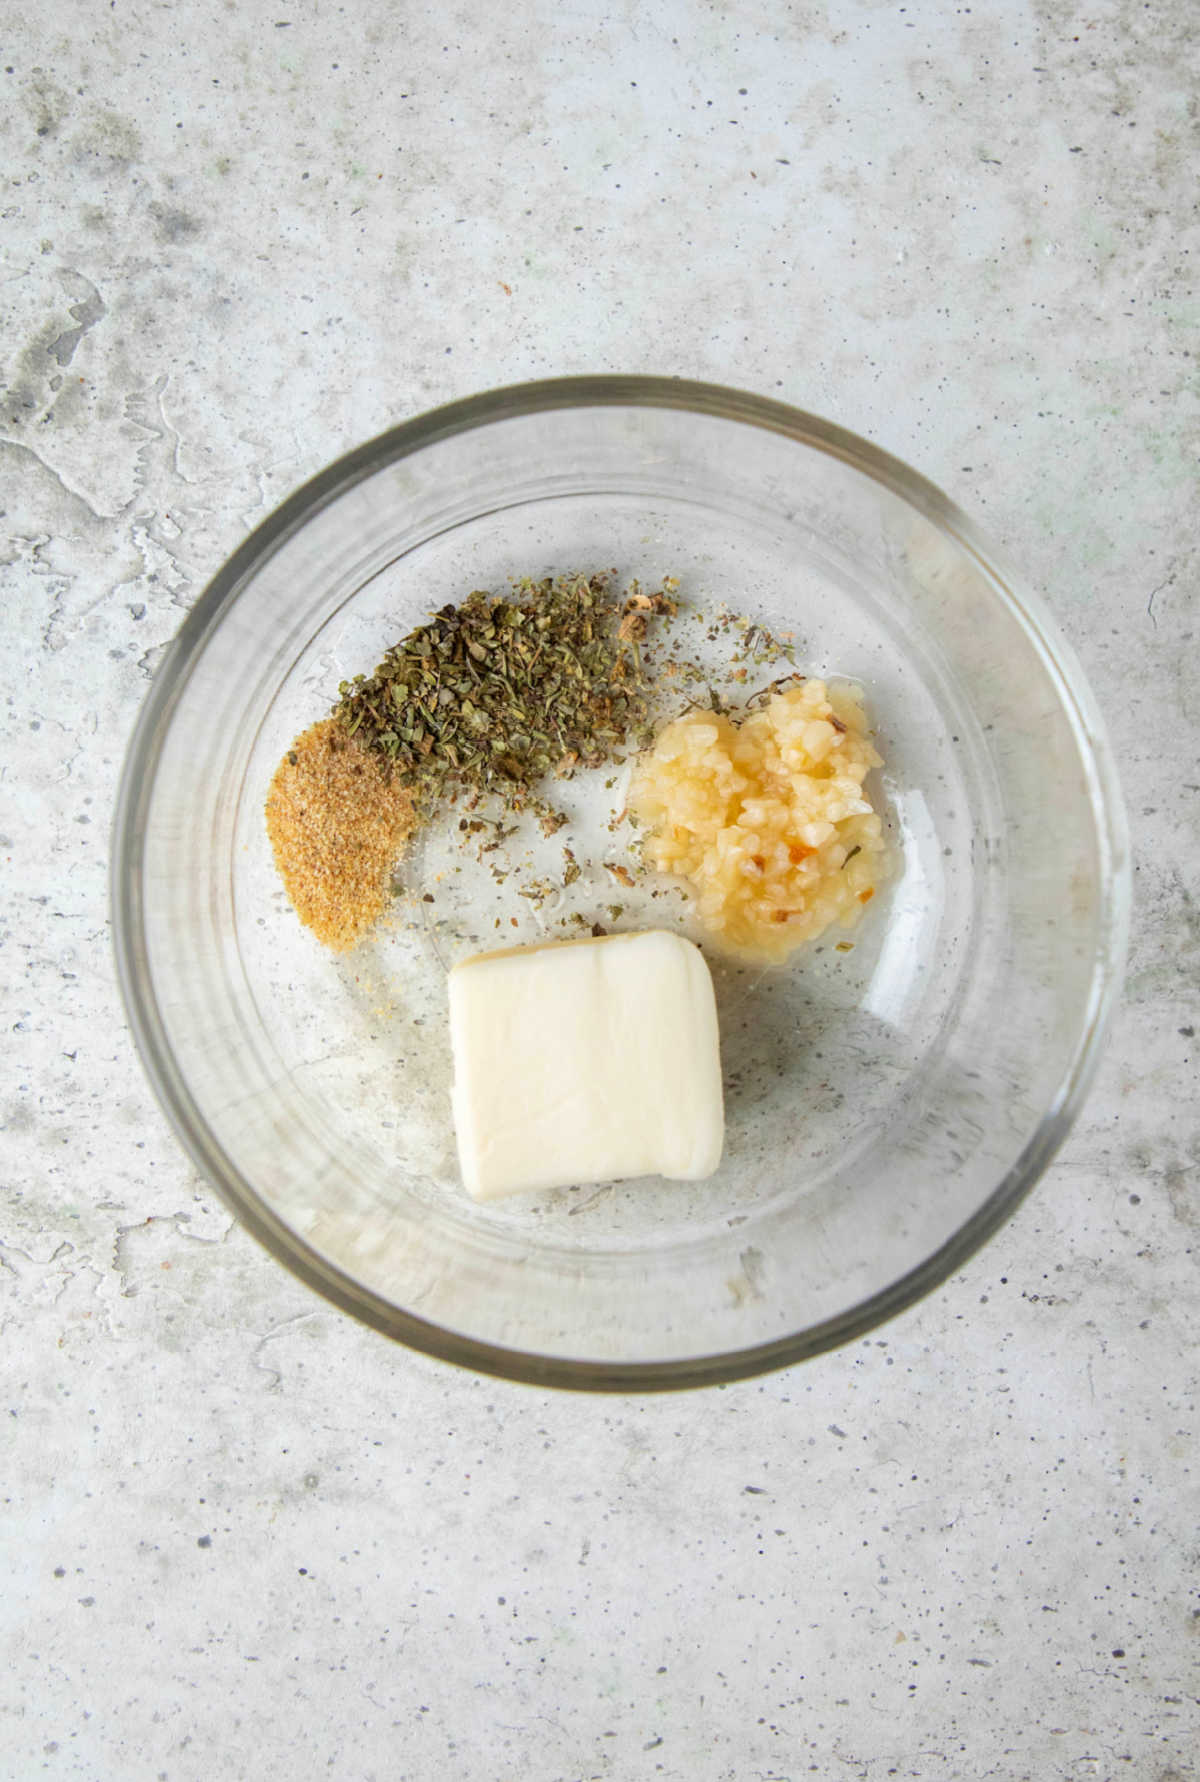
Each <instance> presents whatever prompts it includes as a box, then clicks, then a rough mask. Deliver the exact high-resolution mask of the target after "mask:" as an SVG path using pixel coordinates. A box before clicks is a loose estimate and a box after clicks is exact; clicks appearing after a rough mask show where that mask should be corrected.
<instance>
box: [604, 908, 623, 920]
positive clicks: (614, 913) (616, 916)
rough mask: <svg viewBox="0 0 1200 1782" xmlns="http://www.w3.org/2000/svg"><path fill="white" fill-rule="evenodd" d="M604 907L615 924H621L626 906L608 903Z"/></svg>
mask: <svg viewBox="0 0 1200 1782" xmlns="http://www.w3.org/2000/svg"><path fill="white" fill-rule="evenodd" d="M604 907H605V909H606V910H607V911H608V913H609V915H610V916H611V917H612V919H613V921H614V922H619V921H620V920H621V917H622V916H623V915H624V914H625V905H624V904H623V903H606V904H605V906H604Z"/></svg>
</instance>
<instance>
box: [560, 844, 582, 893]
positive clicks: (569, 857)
mask: <svg viewBox="0 0 1200 1782" xmlns="http://www.w3.org/2000/svg"><path fill="white" fill-rule="evenodd" d="M563 861H564V862H565V864H564V866H563V890H564V891H565V890H566V888H567V886H568V885H573V884H574V883H575V881H576V879H577V878H578V877H579V862H578V860H576V858H575V856H574V854H573V853H572V852H571V850H570V848H564V849H563Z"/></svg>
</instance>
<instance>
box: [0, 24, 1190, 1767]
mask: <svg viewBox="0 0 1200 1782" xmlns="http://www.w3.org/2000/svg"><path fill="white" fill-rule="evenodd" d="M0 57H2V58H3V60H2V63H0V83H2V84H0V95H2V96H3V103H2V104H0V142H2V145H3V154H2V157H0V166H2V167H3V169H4V172H3V177H2V179H0V187H2V190H3V200H2V212H0V218H2V222H3V229H2V231H0V254H2V265H0V281H2V282H0V314H2V318H3V319H2V332H0V353H2V358H3V384H4V394H3V399H2V406H0V475H2V478H3V483H2V492H0V506H2V507H3V510H4V513H3V533H4V543H3V546H2V557H0V561H2V562H3V571H2V575H3V584H2V585H3V640H2V657H0V676H2V691H3V694H4V703H3V709H2V723H3V739H2V746H0V794H2V807H0V827H2V828H3V837H2V838H0V860H2V862H3V867H4V874H5V878H4V901H3V907H2V910H0V919H2V924H3V953H2V955H0V957H2V959H3V970H4V989H5V992H6V994H5V999H4V1022H5V1029H4V1039H3V1051H2V1053H0V1060H2V1062H0V1118H2V1121H3V1134H4V1143H3V1149H2V1152H0V1170H2V1176H0V1187H2V1190H3V1200H2V1203H0V1321H2V1322H0V1328H2V1331H3V1341H2V1344H0V1420H2V1427H3V1434H4V1448H3V1459H2V1479H0V1497H2V1500H3V1501H2V1502H0V1513H2V1522H0V1540H2V1542H3V1550H2V1554H0V1564H2V1571H0V1657H2V1662H0V1775H3V1777H5V1778H10V1777H11V1778H16V1779H22V1782H23V1779H24V1778H27V1777H34V1776H40V1775H43V1774H45V1775H51V1776H58V1777H84V1778H96V1779H102V1782H109V1779H110V1778H111V1779H113V1782H143V1779H145V1782H168V1779H169V1782H187V1779H191V1778H196V1779H198V1782H199V1779H203V1782H210V1779H212V1778H239V1777H254V1778H256V1779H262V1782H273V1779H275V1778H281V1779H282V1778H287V1779H288V1782H294V1779H297V1778H299V1779H303V1778H307V1777H315V1776H326V1775H332V1776H336V1777H339V1778H350V1779H352V1782H357V1779H361V1782H367V1779H370V1778H378V1779H379V1782H405V1779H412V1782H427V1779H430V1778H433V1779H441V1778H448V1779H453V1782H560V1779H561V1782H576V1779H579V1782H583V1779H585V1778H592V1777H604V1778H614V1779H615V1782H626V1779H636V1782H640V1779H641V1778H643V1777H644V1778H663V1779H664V1782H743V1779H745V1782H785V1779H786V1782H797V1779H798V1778H801V1777H806V1776H808V1775H814V1774H815V1775H817V1776H819V1777H822V1778H839V1779H840V1778H845V1779H846V1782H879V1779H881V1778H885V1777H893V1776H894V1777H900V1778H922V1779H927V1782H949V1779H963V1782H974V1779H976V1778H997V1779H999V1782H1018V1779H1025V1778H1029V1779H1031V1782H1043V1779H1045V1778H1060V1777H1062V1778H1070V1779H1072V1782H1073V1779H1075V1778H1083V1777H1100V1778H1117V1779H1120V1782H1124V1779H1128V1782H1180V1779H1182V1778H1190V1777H1193V1776H1196V1775H1198V1774H1200V1768H1198V1767H1197V1756H1196V1753H1197V1751H1198V1750H1200V1711H1198V1707H1197V1693H1198V1683H1200V1492H1198V1490H1197V1464H1198V1463H1197V1458H1196V1452H1197V1450H1196V1440H1197V1420H1196V1403H1195V1394H1196V1345H1197V1325H1198V1319H1197V1312H1198V1310H1200V1289H1198V1286H1197V1270H1196V1260H1197V1259H1196V1243H1197V1231H1198V1228H1200V1122H1198V1119H1197V1094H1196V1059H1197V1043H1196V1036H1195V1029H1196V1025H1197V1020H1198V1018H1200V986H1198V982H1197V978H1198V963H1200V902H1198V899H1200V886H1198V874H1197V864H1198V861H1200V845H1198V840H1197V829H1196V810H1197V803H1198V793H1200V759H1198V758H1200V749H1198V729H1200V656H1198V652H1197V647H1196V637H1195V625H1196V587H1197V555H1198V543H1200V503H1198V496H1200V476H1198V465H1200V449H1198V448H1200V378H1198V363H1197V353H1198V352H1200V279H1198V274H1200V223H1198V211H1197V202H1198V190H1200V186H1198V181H1197V166H1198V150H1200V129H1198V107H1197V93H1198V91H1200V22H1198V19H1197V14H1196V11H1195V8H1194V5H1193V4H1192V0H1151V3H1150V4H1142V3H1141V0H1136V3H1135V0H1094V3H1093V4H1089V5H1086V6H1083V5H1080V6H1076V5H1073V4H1069V3H1064V0H1049V3H1043V4H1030V5H1025V4H1020V3H1018V0H990V3H987V0H977V3H976V4H975V5H973V6H966V5H958V6H955V5H952V4H939V5H934V4H929V3H924V0H913V3H910V4H909V5H908V6H899V5H893V4H890V3H886V4H885V3H884V0H840V3H838V4H834V3H833V0H830V4H828V5H825V4H821V3H818V0H795V3H793V4H786V3H784V0H773V3H772V0H739V4H738V5H736V6H734V5H724V4H705V3H701V0H647V3H646V4H641V5H638V4H634V3H633V0H624V4H614V5H611V6H602V5H600V4H599V3H598V0H587V3H586V4H583V3H580V0H560V3H559V4H552V0H515V3H513V4H510V5H507V6H505V7H503V8H498V9H495V16H493V9H489V8H485V7H483V6H481V5H480V4H478V0H475V3H474V4H472V5H467V4H465V3H462V0H460V3H459V4H457V5H453V6H448V7H438V8H435V7H432V6H423V5H418V4H415V3H414V0H399V3H395V0H393V3H391V4H385V3H384V0H374V3H372V0H343V3H342V4H340V5H334V4H331V3H328V0H302V3H299V4H288V3H287V0H276V3H275V4H274V5H273V6H271V7H268V6H267V5H266V4H265V0H241V3H240V4H238V5H234V4H232V3H230V4H217V3H216V0H173V3H172V4H170V5H168V4H166V3H160V4H152V3H149V0H111V4H101V3H100V0H94V3H93V4H86V3H84V0H42V3H41V4H40V5H37V6H34V5H31V4H16V3H15V0H4V4H3V5H2V6H0ZM597 370H625V371H647V372H649V371H653V372H663V373H677V374H681V375H686V376H696V377H703V378H710V379H714V380H717V381H721V382H726V383H731V384H736V385H742V386H745V387H748V388H752V389H755V390H759V391H761V392H762V393H764V394H767V395H777V396H780V397H782V398H784V399H786V400H790V401H793V402H796V403H798V404H800V405H801V406H803V407H807V408H810V409H813V410H815V411H817V412H818V413H822V414H825V415H827V416H829V417H830V418H832V419H835V420H837V421H840V422H841V423H843V424H844V425H847V426H849V427H851V428H853V429H855V430H857V431H859V432H861V433H863V434H866V435H867V436H869V437H870V438H872V439H873V440H875V441H876V442H877V443H878V444H880V445H882V446H884V447H886V448H888V449H889V450H890V451H892V452H895V453H897V454H898V455H899V456H901V457H903V458H905V459H907V460H908V461H909V462H910V463H912V464H913V465H914V466H915V467H916V468H917V469H919V470H921V471H923V472H924V473H925V474H926V475H928V476H930V477H932V478H933V479H934V481H936V482H940V483H941V484H942V485H943V486H944V487H945V488H946V489H947V490H948V492H949V493H951V494H952V495H954V496H955V497H957V498H958V499H959V500H960V501H961V502H962V503H963V504H964V505H965V506H966V507H967V508H968V509H969V510H971V511H973V512H975V513H976V514H977V515H978V516H979V517H980V518H981V520H982V521H983V523H984V525H985V527H987V528H988V529H989V530H990V532H991V533H992V535H993V537H994V538H995V539H996V540H997V542H998V543H999V544H1000V545H1001V546H1003V547H1004V548H1005V550H1006V552H1007V554H1008V555H1009V556H1010V557H1011V558H1012V559H1013V560H1014V561H1015V562H1016V563H1017V564H1018V565H1019V566H1020V567H1021V568H1022V570H1023V571H1024V573H1025V574H1026V576H1027V577H1028V579H1030V580H1031V581H1032V582H1033V583H1034V584H1035V585H1038V586H1040V587H1041V588H1042V589H1043V590H1044V592H1045V593H1046V595H1047V596H1048V598H1049V600H1050V603H1051V605H1052V607H1053V608H1054V610H1055V612H1056V613H1057V615H1058V618H1059V620H1060V623H1061V625H1062V627H1063V628H1064V629H1065V631H1066V633H1067V634H1068V636H1069V637H1070V638H1071V640H1072V641H1073V643H1074V644H1075V646H1076V648H1077V650H1078V651H1079V653H1080V655H1081V656H1082V658H1083V661H1084V663H1085V666H1086V669H1087V671H1088V673H1089V675H1090V677H1091V679H1092V681H1093V685H1094V686H1095V688H1096V691H1097V693H1098V695H1099V697H1100V699H1101V702H1102V704H1103V706H1104V708H1105V710H1106V713H1107V716H1108V720H1109V724H1110V728H1111V733H1112V736H1113V740H1114V742H1115V744H1116V747H1117V750H1118V754H1119V758H1120V763H1121V769H1122V773H1123V776H1124V782H1125V787H1126V792H1127V797H1128V802H1129V807H1130V814H1131V818H1132V822H1133V829H1134V838H1135V846H1136V865H1137V897H1138V905H1137V911H1136V921H1135V933H1134V942H1133V949H1132V956H1131V964H1130V975H1129V984H1128V993H1127V998H1126V1004H1125V1007H1124V1009H1123V1012H1122V1014H1121V1016H1120V1018H1119V1021H1118V1025H1117V1029H1116V1033H1115V1036H1114V1040H1113V1044H1112V1046H1111V1048H1110V1051H1109V1054H1108V1057H1107V1061H1106V1063H1105V1066H1104V1068H1103V1071H1102V1075H1101V1079H1100V1082H1099V1085H1098V1087H1097V1090H1096V1092H1095V1094H1094V1096H1093V1099H1092V1101H1091V1103H1090V1105H1089V1108H1088V1110H1087V1112H1086V1114H1085V1116H1084V1118H1083V1120H1082V1122H1081V1124H1080V1126H1079V1127H1078V1129H1077V1131H1076V1133H1075V1135H1074V1137H1073V1139H1072V1141H1071V1142H1070V1144H1069V1146H1068V1148H1067V1150H1066V1151H1065V1153H1064V1154H1063V1155H1062V1157H1061V1159H1060V1161H1059V1162H1058V1163H1057V1164H1056V1165H1055V1166H1054V1168H1053V1169H1052V1170H1051V1172H1050V1174H1049V1175H1048V1177H1047V1178H1046V1179H1045V1181H1044V1182H1043V1184H1042V1185H1041V1187H1040V1188H1039V1190H1038V1191H1037V1192H1036V1193H1035V1195H1034V1196H1033V1198H1032V1199H1031V1200H1030V1201H1029V1202H1028V1203H1027V1205H1026V1207H1025V1208H1024V1210H1023V1211H1022V1212H1021V1214H1020V1216H1019V1217H1018V1218H1017V1219H1016V1220H1015V1221H1014V1222H1013V1224H1012V1225H1011V1226H1010V1227H1008V1228H1007V1229H1006V1230H1005V1231H1004V1232H1003V1233H1002V1234H1001V1235H1000V1237H999V1238H997V1239H996V1240H995V1241H994V1242H993V1243H992V1244H991V1245H990V1247H989V1248H988V1249H987V1250H986V1251H985V1253H984V1254H983V1255H981V1256H980V1257H979V1258H977V1259H976V1260H975V1262H974V1263H973V1264H972V1265H971V1267H970V1268H969V1269H968V1270H967V1271H966V1273H964V1274H963V1275H962V1276H960V1277H959V1278H958V1279H956V1280H955V1281H953V1282H951V1283H949V1284H948V1285H947V1286H946V1287H945V1288H944V1289H943V1290H942V1291H941V1292H940V1293H939V1294H938V1295H936V1297H935V1298H934V1299H932V1300H931V1301H929V1302H928V1303H926V1304H924V1305H923V1306H921V1307H919V1308H918V1309H917V1310H915V1311H913V1312H911V1313H909V1314H908V1315H906V1316H905V1317H903V1318H901V1319H899V1320H898V1321H896V1322H895V1323H894V1324H892V1325H890V1326H889V1327H887V1328H886V1329H884V1330H882V1331H880V1332H878V1333H877V1334H876V1336H875V1337H874V1338H872V1339H871V1340H869V1341H866V1342H863V1343H862V1344H860V1345H858V1346H857V1347H854V1348H852V1349H850V1350H847V1351H844V1352H842V1353H839V1354H836V1355H832V1356H829V1357H826V1358H825V1359H823V1360H821V1361H818V1362H814V1363H811V1364H809V1365H807V1366H804V1367H802V1368H798V1369H796V1370H793V1371H791V1372H789V1373H785V1374H781V1375H778V1376H776V1377H773V1378H770V1379H767V1380H765V1381H762V1382H759V1383H752V1384H748V1385H742V1386H737V1387H730V1388H729V1389H727V1390H723V1391H717V1392H712V1393H708V1394H705V1395H700V1396H692V1397H684V1398H670V1399H649V1400H605V1401H599V1400H597V1401H590V1400H588V1401H585V1400H578V1399H573V1398H567V1397H557V1396H548V1395H544V1394H540V1393H537V1392H533V1391H530V1390H526V1389H520V1388H516V1387H509V1386H504V1385H500V1384H496V1383H491V1382H484V1381H478V1380H475V1379H472V1378H469V1377H466V1376H463V1375H459V1374H457V1373H455V1372H452V1371H450V1370H449V1369H447V1368H445V1367H442V1366H440V1365H437V1364H434V1363H432V1362H428V1361H425V1360H422V1359H419V1358H417V1357H414V1356H410V1355H407V1354H405V1353H404V1352H402V1351H400V1350H397V1349H394V1348H392V1347H390V1346H388V1345H387V1344H386V1343H385V1342H384V1341H383V1340H382V1339H381V1338H378V1337H376V1336H374V1335H372V1334H370V1333H368V1332H367V1331H365V1330H360V1329H358V1328H357V1327H355V1326H354V1325H352V1324H350V1323H349V1322H347V1321H345V1320H344V1319H342V1318H341V1317H339V1316H338V1315H336V1314H334V1313H333V1312H332V1311H329V1310H326V1309H325V1308H324V1306H323V1305H322V1303H321V1302H319V1301H317V1300H314V1299H312V1298H310V1297H309V1296H307V1295H306V1293H305V1292H303V1291H302V1290H301V1289H300V1288H299V1287H298V1286H296V1285H295V1284H293V1283H292V1282H291V1281H290V1279H289V1278H288V1277H287V1276H285V1275H284V1274H283V1273H282V1272H281V1271H280V1270H279V1269H278V1268H277V1267H276V1266H275V1265H274V1264H273V1263H271V1262H269V1261H268V1260H267V1258H266V1257H265V1255H263V1254H261V1253H260V1252H259V1251H258V1250H257V1249H256V1248H255V1247H254V1246H253V1245H252V1243H251V1242H250V1240H249V1239H247V1238H246V1237H244V1236H243V1235H242V1234H241V1233H240V1231H237V1230H234V1229H231V1227H230V1223H229V1220H228V1218H227V1216H226V1215H225V1213H224V1211H223V1210H222V1208H221V1207H220V1206H219V1204H217V1203H216V1202H215V1201H214V1199H213V1197H212V1195H211V1194H210V1193H209V1191H208V1190H207V1189H206V1188H205V1186H204V1184H203V1183H202V1182H200V1181H199V1180H198V1179H196V1177H195V1176H194V1175H193V1174H192V1173H191V1171H190V1170H189V1168H188V1167H187V1165H186V1164H185V1163H184V1161H183V1159H182V1157H181V1155H180V1153H179V1151H178V1150H177V1148H176V1146H175V1144H174V1142H173V1141H172V1139H171V1137H170V1135H169V1133H168V1132H167V1130H166V1128H165V1125H164V1122H163V1120H162V1118H161V1117H160V1115H159V1113H158V1111H157V1108H156V1106H155V1105H154V1104H153V1103H152V1101H151V1098H150V1095H149V1092H148V1090H147V1088H146V1086H145V1083H144V1082H143V1078H142V1075H141V1071H140V1068H139V1066H138V1064H137V1061H136V1059H135V1058H134V1056H133V1054H132V1051H131V1047H130V1043H129V1039H128V1036H127V1034H126V1032H125V1028H124V1025H123V1020H122V1015H121V1011H120V1008H119V1006H118V1002H117V998H116V994H115V989H114V984H113V978H112V971H111V966H110V956H109V935H108V916H107V899H106V886H105V857H106V849H107V833H108V822H109V816H110V810H111V804H112V799H113V794H114V789H115V785H116V779H117V774H118V771H119V766H120V761H121V756H122V752H123V748H124V744H125V740H126V737H127V735H128V732H129V729H130V726H131V724H132V722H133V719H134V715H135V713H136V711H137V708H138V705H139V702H140V700H141V698H142V696H143V694H144V692H145V689H146V685H147V682H148V679H149V677H150V675H151V673H152V671H153V669H154V666H155V664H156V662H157V660H158V658H159V656H160V654H161V652H162V649H163V646H164V645H165V643H166V642H167V640H168V639H169V638H170V637H171V636H172V635H173V633H174V632H175V630H176V628H177V627H178V625H179V622H180V619H181V617H182V615H183V613H184V611H185V610H186V609H187V607H188V605H189V603H190V601H191V600H192V599H193V597H194V596H195V594H196V593H197V591H198V590H199V588H200V587H201V586H202V585H203V583H204V581H205V580H206V578H207V577H208V575H209V574H210V573H211V572H212V571H213V570H214V569H215V568H216V567H217V565H218V563H219V562H220V560H221V558H222V556H223V555H224V554H225V553H226V552H227V551H228V550H229V549H230V548H231V547H232V546H233V545H235V544H236V543H237V542H238V541H239V539H240V538H241V537H242V536H243V535H244V533H245V532H246V530H247V529H248V528H249V527H250V526H252V525H253V524H254V523H255V522H256V521H257V520H259V519H260V518H261V517H262V516H263V515H264V514H265V513H266V512H267V511H268V510H269V509H270V508H271V507H272V506H273V505H274V504H275V503H276V502H277V501H278V500H279V499H280V498H281V497H282V496H283V495H284V494H286V493H287V492H288V491H289V490H290V489H292V488H293V487H294V486H295V485H296V484H297V483H299V482H300V481H301V480H302V479H303V478H305V477H306V476H307V475H309V474H310V473H311V472H313V471H315V470H316V469H318V468H320V467H321V466H322V465H323V464H325V463H326V462H328V460H329V459H331V458H332V457H334V456H336V455H337V454H338V453H339V452H341V451H342V450H343V449H345V448H347V447H349V446H351V445H353V444H356V443H358V442H359V441H361V440H362V439H364V438H366V437H368V436H369V435H371V434H372V433H374V432H376V431H378V430H379V429H381V428H382V427H384V426H385V425H387V424H388V423H390V422H393V421H396V420H398V419H402V418H404V417H406V416H409V415H412V414H414V413H416V412H418V411H420V410H421V409H423V408H425V407H427V406H429V405H431V404H434V403H437V402H440V401H443V400H445V399H448V398H451V397H454V396H459V395H464V394H466V393H468V392H470V391H473V390H476V389H480V388H485V387H488V386H492V385H496V384H500V383H505V382H509V381H513V380H517V379H521V378H527V377H531V376H542V375H548V374H558V373H565V372H571V371H597Z"/></svg>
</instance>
